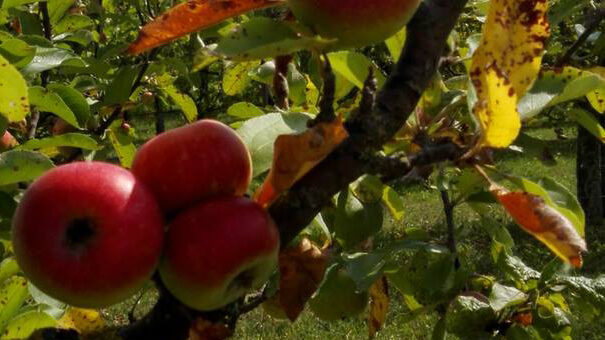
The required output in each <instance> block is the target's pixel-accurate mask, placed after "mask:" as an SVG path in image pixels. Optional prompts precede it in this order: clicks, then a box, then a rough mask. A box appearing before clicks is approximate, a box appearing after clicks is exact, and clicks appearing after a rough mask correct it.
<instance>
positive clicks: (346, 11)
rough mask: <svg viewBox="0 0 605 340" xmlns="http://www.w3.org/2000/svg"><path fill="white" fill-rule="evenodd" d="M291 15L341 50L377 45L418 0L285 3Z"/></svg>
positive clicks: (400, 24)
mask: <svg viewBox="0 0 605 340" xmlns="http://www.w3.org/2000/svg"><path fill="white" fill-rule="evenodd" d="M287 1H288V6H289V7H290V9H291V10H292V12H293V13H294V16H295V17H296V18H297V19H299V20H300V21H302V22H303V23H305V24H306V25H308V26H309V27H311V28H312V29H313V30H314V31H315V32H316V33H319V34H320V35H322V36H324V37H326V38H336V39H338V43H337V45H338V46H339V47H341V48H351V47H363V46H366V45H371V44H375V43H378V42H381V41H383V40H385V39H387V38H388V37H390V36H391V35H393V34H395V33H397V31H399V30H400V29H402V28H403V27H404V26H405V25H406V24H407V22H408V21H409V20H410V19H411V18H412V16H413V15H414V13H415V12H416V9H417V8H418V5H419V4H420V1H421V0H287Z"/></svg>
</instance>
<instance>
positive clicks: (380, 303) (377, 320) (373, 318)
mask: <svg viewBox="0 0 605 340" xmlns="http://www.w3.org/2000/svg"><path fill="white" fill-rule="evenodd" d="M388 310H389V283H388V282H387V278H386V277H384V276H383V277H381V278H380V279H379V280H377V281H376V282H374V284H373V285H372V286H371V287H370V315H369V317H368V319H369V320H368V325H369V328H370V339H373V338H374V336H375V335H376V333H377V332H378V331H379V330H380V329H381V328H382V326H383V325H384V323H385V321H386V319H387V312H388Z"/></svg>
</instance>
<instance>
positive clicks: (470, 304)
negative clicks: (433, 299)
mask: <svg viewBox="0 0 605 340" xmlns="http://www.w3.org/2000/svg"><path fill="white" fill-rule="evenodd" d="M478 297H479V294H477V295H476V296H470V295H459V296H457V297H456V298H455V299H454V300H453V301H452V302H451V303H450V305H449V307H448V309H447V313H446V315H445V328H446V329H447V331H448V332H449V333H453V334H455V335H458V336H460V337H465V336H469V337H470V336H474V337H475V339H476V338H479V336H480V335H486V332H487V330H486V327H487V325H489V324H490V323H492V322H494V321H495V320H496V313H495V312H494V310H493V309H492V307H491V306H490V305H489V303H487V302H486V301H483V299H481V300H480V299H479V298H478ZM485 300H487V299H485Z"/></svg>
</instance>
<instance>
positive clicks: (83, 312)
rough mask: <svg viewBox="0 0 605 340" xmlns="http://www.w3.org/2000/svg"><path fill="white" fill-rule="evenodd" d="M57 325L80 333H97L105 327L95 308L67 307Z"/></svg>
mask: <svg viewBox="0 0 605 340" xmlns="http://www.w3.org/2000/svg"><path fill="white" fill-rule="evenodd" d="M58 327H59V328H65V329H75V330H77V331H78V332H79V333H81V334H90V333H98V332H100V331H101V330H103V328H105V321H103V319H102V318H101V314H99V312H98V311H96V310H93V309H82V308H75V307H69V308H67V310H66V311H65V314H63V316H62V317H61V319H59V322H58Z"/></svg>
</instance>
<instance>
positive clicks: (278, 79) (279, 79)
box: [273, 55, 292, 110]
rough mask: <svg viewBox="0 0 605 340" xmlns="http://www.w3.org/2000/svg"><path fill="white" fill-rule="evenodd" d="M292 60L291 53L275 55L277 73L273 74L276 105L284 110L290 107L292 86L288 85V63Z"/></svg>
mask: <svg viewBox="0 0 605 340" xmlns="http://www.w3.org/2000/svg"><path fill="white" fill-rule="evenodd" d="M291 61H292V56H291V55H285V56H278V57H275V75H274V76H273V91H274V92H275V105H276V106H277V107H279V108H280V109H282V110H288V109H290V102H289V101H288V97H289V96H290V88H289V86H288V65H289V64H290V62H291Z"/></svg>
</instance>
